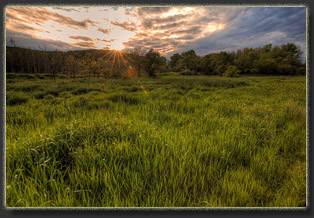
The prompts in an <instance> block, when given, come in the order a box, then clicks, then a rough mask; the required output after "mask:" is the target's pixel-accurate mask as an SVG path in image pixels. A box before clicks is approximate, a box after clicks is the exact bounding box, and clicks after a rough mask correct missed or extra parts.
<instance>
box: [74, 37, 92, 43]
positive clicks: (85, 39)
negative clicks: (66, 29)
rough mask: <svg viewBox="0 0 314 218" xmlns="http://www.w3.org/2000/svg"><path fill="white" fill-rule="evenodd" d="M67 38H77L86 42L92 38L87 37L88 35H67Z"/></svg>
mask: <svg viewBox="0 0 314 218" xmlns="http://www.w3.org/2000/svg"><path fill="white" fill-rule="evenodd" d="M69 38H71V39H77V40H81V41H86V42H88V41H93V39H92V38H89V37H87V36H69Z"/></svg>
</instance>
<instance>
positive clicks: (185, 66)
mask: <svg viewBox="0 0 314 218" xmlns="http://www.w3.org/2000/svg"><path fill="white" fill-rule="evenodd" d="M181 56H182V58H181V59H180V60H179V66H180V70H185V71H190V74H196V73H197V72H198V71H199V70H200V66H201V65H200V64H201V58H200V57H199V56H197V55H196V53H195V51H194V50H190V51H187V52H183V53H182V54H181Z"/></svg>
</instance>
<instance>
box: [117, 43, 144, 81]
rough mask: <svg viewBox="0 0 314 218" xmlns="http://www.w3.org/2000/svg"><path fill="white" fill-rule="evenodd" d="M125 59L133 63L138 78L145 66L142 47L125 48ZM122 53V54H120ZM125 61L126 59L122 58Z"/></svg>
mask: <svg viewBox="0 0 314 218" xmlns="http://www.w3.org/2000/svg"><path fill="white" fill-rule="evenodd" d="M125 54H126V56H127V59H128V60H129V61H130V62H131V63H132V64H133V65H134V67H135V69H136V72H137V76H138V78H140V77H141V74H143V70H144V68H145V50H144V48H143V47H135V48H134V49H129V50H126V53H125ZM122 55H123V54H122ZM124 60H125V61H128V60H126V59H124Z"/></svg>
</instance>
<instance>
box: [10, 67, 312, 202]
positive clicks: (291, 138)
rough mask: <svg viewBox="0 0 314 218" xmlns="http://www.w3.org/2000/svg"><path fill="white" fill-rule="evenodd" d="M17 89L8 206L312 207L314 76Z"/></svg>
mask: <svg viewBox="0 0 314 218" xmlns="http://www.w3.org/2000/svg"><path fill="white" fill-rule="evenodd" d="M229 68H230V66H229V67H228V69H229ZM6 85H7V87H6V88H7V90H8V91H7V92H6V95H7V96H6V98H7V99H13V98H14V96H23V97H24V98H26V97H27V98H28V100H27V101H26V102H24V103H23V104H20V105H19V104H14V105H13V104H12V105H10V104H7V107H6V185H5V189H6V192H5V193H6V196H5V197H6V206H7V207H239V206H242V207H279V206H280V207H305V206H306V78H305V77H304V76H293V77H287V76H272V77H266V76H261V77H248V76H241V77H238V78H227V77H220V76H167V77H158V78H155V79H149V78H142V79H141V81H140V82H138V80H133V79H131V78H130V79H124V80H122V79H104V78H99V79H94V78H88V77H81V78H76V79H73V78H58V77H56V81H55V82H54V83H51V79H50V78H45V79H34V78H28V79H27V78H24V79H22V78H11V79H7V84H6ZM141 86H142V87H143V88H145V90H147V92H144V90H143V88H142V87H141ZM20 87H37V88H35V89H29V90H28V91H27V94H26V92H25V91H23V89H22V88H20ZM82 90H84V91H82ZM132 90H136V91H134V92H133V91H132ZM53 92H54V93H55V94H56V93H58V94H57V95H55V94H51V93H53ZM38 93H43V94H44V97H43V99H37V98H36V95H37V94H38ZM49 93H50V94H49ZM74 93H75V94H74Z"/></svg>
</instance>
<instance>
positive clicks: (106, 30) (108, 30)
mask: <svg viewBox="0 0 314 218" xmlns="http://www.w3.org/2000/svg"><path fill="white" fill-rule="evenodd" d="M97 30H98V31H99V32H102V33H104V34H109V33H110V32H111V30H110V29H103V28H101V27H99V28H98V29H97Z"/></svg>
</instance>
